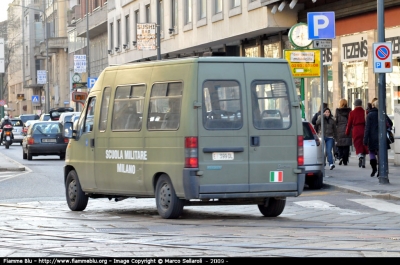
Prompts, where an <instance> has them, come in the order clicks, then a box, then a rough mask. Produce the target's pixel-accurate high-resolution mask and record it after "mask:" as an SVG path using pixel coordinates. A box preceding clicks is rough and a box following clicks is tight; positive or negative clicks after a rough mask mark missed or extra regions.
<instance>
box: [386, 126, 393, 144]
mask: <svg viewBox="0 0 400 265" xmlns="http://www.w3.org/2000/svg"><path fill="white" fill-rule="evenodd" d="M386 137H387V142H388V143H389V144H392V143H394V135H393V133H392V131H391V130H389V129H387V130H386Z"/></svg>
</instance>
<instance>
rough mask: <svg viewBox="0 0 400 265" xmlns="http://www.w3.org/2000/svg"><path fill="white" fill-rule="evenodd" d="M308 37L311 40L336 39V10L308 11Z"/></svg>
mask: <svg viewBox="0 0 400 265" xmlns="http://www.w3.org/2000/svg"><path fill="white" fill-rule="evenodd" d="M307 24H308V38H309V39H310V40H319V39H335V38H336V31H335V12H310V13H307Z"/></svg>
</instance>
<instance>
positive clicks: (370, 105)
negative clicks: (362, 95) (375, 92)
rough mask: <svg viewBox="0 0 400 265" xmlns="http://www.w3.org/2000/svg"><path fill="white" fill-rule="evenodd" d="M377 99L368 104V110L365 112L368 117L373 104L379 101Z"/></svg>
mask: <svg viewBox="0 0 400 265" xmlns="http://www.w3.org/2000/svg"><path fill="white" fill-rule="evenodd" d="M377 100H378V99H377V98H373V99H372V100H371V102H368V104H367V109H366V110H365V113H366V115H368V113H369V111H370V110H371V109H372V103H374V102H375V101H377Z"/></svg>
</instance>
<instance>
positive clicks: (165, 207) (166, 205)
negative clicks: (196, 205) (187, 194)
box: [156, 174, 184, 219]
mask: <svg viewBox="0 0 400 265" xmlns="http://www.w3.org/2000/svg"><path fill="white" fill-rule="evenodd" d="M156 205H157V211H158V213H159V215H160V216H161V217H162V218H164V219H176V218H178V217H179V216H180V215H181V214H182V212H183V206H184V201H183V200H181V199H179V198H178V197H177V196H176V193H175V189H174V187H173V186H172V182H171V180H170V179H169V177H168V176H167V175H165V174H163V175H161V176H160V178H159V179H158V181H157V185H156Z"/></svg>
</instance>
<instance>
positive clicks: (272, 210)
mask: <svg viewBox="0 0 400 265" xmlns="http://www.w3.org/2000/svg"><path fill="white" fill-rule="evenodd" d="M267 200H269V201H268V206H267V207H265V205H260V204H259V205H258V209H259V210H260V212H261V213H262V214H263V215H264V216H265V217H277V216H279V215H280V214H281V213H282V212H283V210H284V209H285V205H286V197H284V198H278V199H275V198H267Z"/></svg>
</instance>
